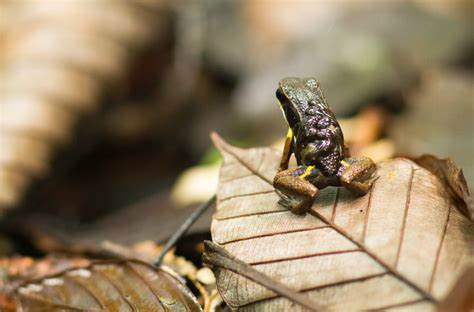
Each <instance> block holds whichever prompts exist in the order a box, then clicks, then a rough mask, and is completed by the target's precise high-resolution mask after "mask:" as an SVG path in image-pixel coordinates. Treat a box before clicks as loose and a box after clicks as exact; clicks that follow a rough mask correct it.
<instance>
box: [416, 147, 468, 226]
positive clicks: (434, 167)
mask: <svg viewBox="0 0 474 312" xmlns="http://www.w3.org/2000/svg"><path fill="white" fill-rule="evenodd" d="M413 161H414V162H416V163H417V164H418V165H420V166H421V167H423V168H425V169H426V170H428V171H430V172H431V173H432V174H434V175H435V176H437V177H438V178H439V179H440V180H441V182H443V184H444V185H445V187H446V188H447V189H448V191H449V193H450V194H451V196H452V197H453V199H454V201H455V202H456V203H457V207H458V208H459V209H460V210H461V212H462V213H464V214H465V215H466V216H467V217H468V218H469V219H471V220H474V207H473V206H472V201H471V198H470V196H469V188H468V186H467V182H466V179H465V178H464V173H463V171H462V169H461V168H459V167H458V166H456V164H455V163H454V161H453V160H452V159H451V158H446V159H439V158H438V157H436V156H433V155H428V154H425V155H421V156H420V157H417V158H414V159H413Z"/></svg>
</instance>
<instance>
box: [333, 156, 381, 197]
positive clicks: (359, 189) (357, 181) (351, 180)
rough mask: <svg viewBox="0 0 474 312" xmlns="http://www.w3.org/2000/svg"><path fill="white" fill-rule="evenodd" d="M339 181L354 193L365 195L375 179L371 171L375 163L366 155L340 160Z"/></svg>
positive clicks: (374, 167)
mask: <svg viewBox="0 0 474 312" xmlns="http://www.w3.org/2000/svg"><path fill="white" fill-rule="evenodd" d="M341 164H342V166H341V170H340V181H341V184H342V186H344V187H345V188H346V189H348V190H349V191H351V192H352V193H354V194H356V195H365V194H367V192H368V191H369V190H370V188H371V186H372V183H373V182H374V181H375V180H376V177H374V176H373V173H374V171H375V169H376V166H375V163H374V162H373V161H372V159H370V158H368V157H350V158H346V159H345V160H343V161H341Z"/></svg>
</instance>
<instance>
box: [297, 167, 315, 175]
mask: <svg viewBox="0 0 474 312" xmlns="http://www.w3.org/2000/svg"><path fill="white" fill-rule="evenodd" d="M313 169H314V166H308V168H306V171H305V172H304V173H303V174H302V175H300V178H306V177H307V176H309V175H310V174H311V171H312V170H313Z"/></svg>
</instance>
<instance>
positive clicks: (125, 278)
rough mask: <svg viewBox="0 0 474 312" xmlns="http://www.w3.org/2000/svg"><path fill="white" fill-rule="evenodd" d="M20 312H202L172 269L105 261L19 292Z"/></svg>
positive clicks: (30, 284)
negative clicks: (71, 311)
mask: <svg viewBox="0 0 474 312" xmlns="http://www.w3.org/2000/svg"><path fill="white" fill-rule="evenodd" d="M16 295H17V304H18V307H19V309H21V311H38V310H41V311H62V310H64V309H66V310H77V311H84V310H87V311H170V310H172V311H201V308H200V305H199V303H198V302H197V300H196V298H195V297H194V295H193V294H192V293H191V292H190V291H189V290H188V289H187V288H186V286H185V285H184V284H182V283H181V282H180V281H179V280H178V279H177V278H176V277H175V276H173V274H170V272H168V270H165V269H162V268H160V269H156V268H154V267H152V266H150V265H148V264H146V263H144V262H141V261H137V260H128V261H101V262H95V263H93V264H91V265H90V266H88V267H86V268H80V269H73V270H69V271H66V272H63V273H62V274H60V275H57V276H53V277H49V278H46V279H42V280H40V281H38V282H34V283H29V284H27V285H25V286H23V287H20V288H18V290H17V291H16Z"/></svg>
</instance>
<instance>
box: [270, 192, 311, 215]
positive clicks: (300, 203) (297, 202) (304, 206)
mask: <svg viewBox="0 0 474 312" xmlns="http://www.w3.org/2000/svg"><path fill="white" fill-rule="evenodd" d="M278 203H279V204H280V205H282V206H283V207H285V208H287V209H289V210H290V211H291V212H293V213H296V214H303V213H306V212H308V210H309V209H310V208H311V206H312V205H313V201H312V200H301V199H296V198H292V197H289V196H286V198H281V199H280V200H279V201H278Z"/></svg>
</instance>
